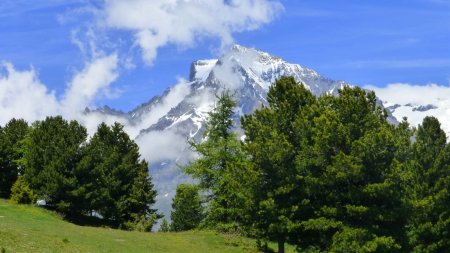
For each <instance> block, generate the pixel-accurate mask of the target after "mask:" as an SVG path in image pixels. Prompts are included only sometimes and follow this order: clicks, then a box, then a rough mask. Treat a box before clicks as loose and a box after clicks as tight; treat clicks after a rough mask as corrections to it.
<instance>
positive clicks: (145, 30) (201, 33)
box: [100, 0, 283, 64]
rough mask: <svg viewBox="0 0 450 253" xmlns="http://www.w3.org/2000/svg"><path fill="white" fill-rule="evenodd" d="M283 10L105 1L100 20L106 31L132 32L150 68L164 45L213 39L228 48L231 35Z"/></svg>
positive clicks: (173, 0) (272, 4)
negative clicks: (121, 30)
mask: <svg viewBox="0 0 450 253" xmlns="http://www.w3.org/2000/svg"><path fill="white" fill-rule="evenodd" d="M282 9H283V7H282V5H281V4H280V3H279V2H278V1H270V0H230V1H223V0H152V1H147V0H127V1H123V0H105V6H104V10H103V11H102V14H101V15H100V20H101V22H102V23H103V25H104V26H106V27H110V28H117V29H123V30H129V31H132V32H133V33H134V39H135V43H136V45H139V47H140V48H141V49H142V57H143V59H144V60H145V62H146V63H147V64H152V62H153V60H154V59H155V58H156V56H157V50H158V48H160V47H162V46H165V45H167V44H175V45H178V46H182V47H190V46H193V45H194V44H195V43H196V42H197V41H198V40H199V39H200V38H205V37H213V38H219V39H220V40H221V43H222V46H226V45H230V44H231V43H232V42H233V33H235V32H243V31H250V30H255V29H257V28H259V27H260V26H261V25H263V24H266V23H269V22H270V21H272V20H273V19H274V17H275V16H276V15H277V14H278V13H279V12H280V11H281V10H282Z"/></svg>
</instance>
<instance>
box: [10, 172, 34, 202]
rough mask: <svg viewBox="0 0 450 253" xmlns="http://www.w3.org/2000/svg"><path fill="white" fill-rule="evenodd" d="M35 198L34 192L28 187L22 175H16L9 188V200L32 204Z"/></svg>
mask: <svg viewBox="0 0 450 253" xmlns="http://www.w3.org/2000/svg"><path fill="white" fill-rule="evenodd" d="M36 200H37V196H36V194H34V192H33V190H31V189H30V187H29V185H28V183H27V182H25V181H24V180H23V178H22V177H18V178H17V180H16V182H15V183H14V184H13V186H12V188H11V202H12V203H16V204H32V203H34V202H35V201H36Z"/></svg>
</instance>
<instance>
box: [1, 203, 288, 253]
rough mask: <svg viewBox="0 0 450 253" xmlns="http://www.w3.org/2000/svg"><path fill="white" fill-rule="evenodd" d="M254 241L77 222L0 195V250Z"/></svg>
mask: <svg viewBox="0 0 450 253" xmlns="http://www.w3.org/2000/svg"><path fill="white" fill-rule="evenodd" d="M255 245H256V244H255V241H254V240H252V239H248V238H243V237H238V236H232V235H224V234H219V233H216V232H212V231H189V232H181V233H141V232H130V231H122V230H116V229H109V228H96V227H87V226H77V225H74V224H72V223H69V222H66V221H64V220H62V219H61V217H59V216H58V215H57V214H55V213H53V212H50V211H47V210H45V209H43V208H39V207H35V206H30V205H14V204H10V203H8V201H6V200H2V199H0V252H3V250H5V251H4V252H6V253H9V252H136V253H138V252H146V253H148V252H150V253H152V252H155V253H158V252H161V253H162V252H164V253H170V252H183V253H189V252H196V253H198V252H208V253H214V252H218V253H219V252H221V253H222V252H230V253H233V252H256V250H255ZM271 246H272V247H274V245H271ZM287 252H294V249H293V248H291V247H288V248H287Z"/></svg>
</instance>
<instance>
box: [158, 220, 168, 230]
mask: <svg viewBox="0 0 450 253" xmlns="http://www.w3.org/2000/svg"><path fill="white" fill-rule="evenodd" d="M159 232H163V233H167V232H170V225H169V222H167V220H166V218H163V219H162V222H161V225H160V227H159Z"/></svg>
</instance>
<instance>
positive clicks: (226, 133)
mask: <svg viewBox="0 0 450 253" xmlns="http://www.w3.org/2000/svg"><path fill="white" fill-rule="evenodd" d="M217 100H218V101H217V104H216V106H215V107H214V108H213V110H212V111H211V112H210V113H209V119H208V122H207V124H206V130H205V133H204V141H203V142H200V143H195V142H190V144H191V147H192V149H193V150H194V151H196V152H197V153H198V154H199V158H198V159H197V160H195V161H194V162H192V163H191V164H189V165H188V166H187V167H186V168H184V171H185V173H187V174H189V175H191V176H192V177H193V178H195V179H198V180H199V187H200V189H201V190H203V191H204V192H205V194H207V202H208V208H207V211H206V224H207V225H210V226H215V227H217V226H219V227H225V228H226V227H229V226H231V227H233V226H238V225H239V224H242V222H243V221H244V215H245V214H244V210H245V207H246V206H247V205H249V203H248V201H249V190H248V187H249V184H250V183H251V182H252V179H251V175H252V174H251V173H250V171H249V170H248V166H247V165H246V156H245V154H244V153H243V152H242V150H241V145H240V142H239V140H238V138H237V136H236V135H235V134H234V133H233V132H232V127H233V121H232V118H233V115H234V111H233V110H234V108H235V106H236V104H235V102H234V101H233V99H232V98H231V96H230V95H229V92H228V91H225V92H223V93H222V94H221V95H220V96H217Z"/></svg>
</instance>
